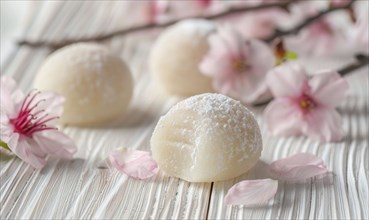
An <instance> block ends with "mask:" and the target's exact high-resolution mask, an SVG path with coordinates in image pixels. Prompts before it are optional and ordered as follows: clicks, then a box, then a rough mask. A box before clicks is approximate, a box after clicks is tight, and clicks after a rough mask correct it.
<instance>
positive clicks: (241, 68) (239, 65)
mask: <svg viewBox="0 0 369 220" xmlns="http://www.w3.org/2000/svg"><path fill="white" fill-rule="evenodd" d="M247 68H248V65H247V64H246V62H245V61H243V60H242V59H235V60H234V61H233V70H234V71H235V72H236V73H242V72H245V71H246V70H247Z"/></svg>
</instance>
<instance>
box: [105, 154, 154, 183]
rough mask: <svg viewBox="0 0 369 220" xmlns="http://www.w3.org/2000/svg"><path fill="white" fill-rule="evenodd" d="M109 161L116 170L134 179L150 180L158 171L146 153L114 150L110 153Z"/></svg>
mask: <svg viewBox="0 0 369 220" xmlns="http://www.w3.org/2000/svg"><path fill="white" fill-rule="evenodd" d="M109 160H110V162H111V164H112V165H113V167H115V168H116V169H117V170H119V171H121V172H123V173H125V174H127V175H128V176H130V177H132V178H136V179H147V178H150V177H152V176H154V175H155V174H157V173H158V171H159V168H158V165H157V163H156V162H155V160H154V159H153V158H152V157H151V155H150V153H149V152H147V151H140V150H133V149H130V148H120V149H115V150H113V151H111V152H110V154H109Z"/></svg>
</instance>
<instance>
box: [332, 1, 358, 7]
mask: <svg viewBox="0 0 369 220" xmlns="http://www.w3.org/2000/svg"><path fill="white" fill-rule="evenodd" d="M352 1H353V0H330V5H331V6H334V7H338V6H345V5H347V4H349V3H350V2H352Z"/></svg>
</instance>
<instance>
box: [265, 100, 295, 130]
mask: <svg viewBox="0 0 369 220" xmlns="http://www.w3.org/2000/svg"><path fill="white" fill-rule="evenodd" d="M264 119H265V123H266V125H267V127H268V130H269V132H270V133H271V134H272V135H276V136H290V135H299V134H301V124H302V122H301V112H300V110H299V109H298V108H297V107H295V106H294V105H293V103H292V101H291V100H289V99H287V98H279V99H276V100H274V101H272V102H271V103H269V105H268V106H267V107H266V109H265V111H264Z"/></svg>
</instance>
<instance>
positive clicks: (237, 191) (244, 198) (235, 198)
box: [224, 179, 278, 206]
mask: <svg viewBox="0 0 369 220" xmlns="http://www.w3.org/2000/svg"><path fill="white" fill-rule="evenodd" d="M277 189H278V181H277V180H272V179H259V180H244V181H241V182H239V183H237V184H235V185H234V186H232V187H231V188H230V189H229V190H228V192H227V195H226V196H225V197H224V203H225V204H226V205H244V206H255V205H260V204H262V203H266V202H267V201H268V200H270V199H271V198H273V197H274V195H275V194H276V192H277Z"/></svg>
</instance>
